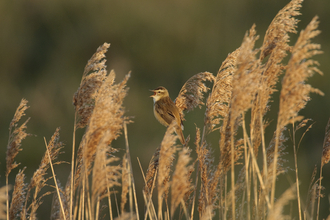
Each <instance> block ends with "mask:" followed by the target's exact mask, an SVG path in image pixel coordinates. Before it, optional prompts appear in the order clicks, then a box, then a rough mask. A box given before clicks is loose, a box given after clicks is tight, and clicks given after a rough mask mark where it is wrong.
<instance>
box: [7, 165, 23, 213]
mask: <svg viewBox="0 0 330 220" xmlns="http://www.w3.org/2000/svg"><path fill="white" fill-rule="evenodd" d="M25 169H26V167H24V168H23V170H19V172H18V174H17V175H16V178H15V185H14V191H13V194H12V200H11V203H10V209H9V219H16V217H18V216H19V212H20V211H21V210H22V208H23V203H24V201H25V194H26V186H27V184H26V183H24V179H25V174H24V170H25Z"/></svg>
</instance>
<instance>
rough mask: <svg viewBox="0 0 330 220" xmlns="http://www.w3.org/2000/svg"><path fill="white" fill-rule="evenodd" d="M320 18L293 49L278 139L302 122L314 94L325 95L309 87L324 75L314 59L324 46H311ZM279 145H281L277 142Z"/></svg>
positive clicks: (285, 82)
mask: <svg viewBox="0 0 330 220" xmlns="http://www.w3.org/2000/svg"><path fill="white" fill-rule="evenodd" d="M317 19H318V18H317V16H316V17H314V18H313V19H312V21H311V22H310V23H309V24H308V25H307V27H306V29H305V30H302V31H301V32H300V35H299V37H298V39H297V42H296V44H295V45H294V46H293V48H292V55H291V58H290V60H289V63H288V66H287V69H286V72H285V75H284V77H283V81H282V89H281V94H280V108H279V113H278V121H277V129H276V132H277V137H279V135H278V134H279V132H280V130H281V129H283V127H284V126H286V125H287V124H289V123H291V124H293V123H295V122H296V121H300V120H302V118H303V117H302V116H298V113H299V111H300V110H301V109H303V108H304V107H305V105H306V104H307V102H308V101H309V100H310V97H309V93H311V92H314V93H318V94H320V95H323V93H322V92H321V91H320V90H318V89H315V88H313V87H312V86H311V85H309V84H306V81H307V79H308V78H309V77H311V76H313V75H314V73H315V72H317V73H319V74H321V75H322V72H321V71H320V70H319V69H318V68H317V67H316V66H315V65H319V63H318V62H317V61H315V60H313V59H312V57H313V56H315V55H317V54H320V53H322V52H321V51H320V45H319V44H315V43H312V42H311V39H312V38H314V37H315V36H317V35H318V34H320V31H319V30H317V27H318V23H319V22H318V21H317ZM277 143H278V142H277ZM277 143H276V144H275V151H274V152H275V157H274V166H275V167H276V166H277V151H278V146H277ZM273 176H276V169H274V170H273ZM275 184H276V181H275V178H273V184H272V192H271V202H272V207H273V205H274V197H275Z"/></svg>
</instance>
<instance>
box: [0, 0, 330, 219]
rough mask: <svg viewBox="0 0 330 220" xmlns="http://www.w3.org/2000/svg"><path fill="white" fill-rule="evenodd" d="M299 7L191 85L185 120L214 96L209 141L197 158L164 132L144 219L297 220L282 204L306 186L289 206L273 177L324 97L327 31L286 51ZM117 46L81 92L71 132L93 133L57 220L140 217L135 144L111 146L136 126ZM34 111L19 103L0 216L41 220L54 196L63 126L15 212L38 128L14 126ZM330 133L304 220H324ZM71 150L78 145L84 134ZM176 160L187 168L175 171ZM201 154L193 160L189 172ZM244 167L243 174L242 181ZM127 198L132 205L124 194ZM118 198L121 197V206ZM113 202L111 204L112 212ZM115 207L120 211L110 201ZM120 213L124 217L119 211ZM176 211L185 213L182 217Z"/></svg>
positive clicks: (184, 98)
mask: <svg viewBox="0 0 330 220" xmlns="http://www.w3.org/2000/svg"><path fill="white" fill-rule="evenodd" d="M301 3H302V0H292V1H291V2H290V3H289V4H287V5H286V6H285V7H284V8H283V9H282V10H280V11H279V12H278V14H277V15H276V16H275V18H274V19H273V21H272V22H271V24H270V25H269V27H268V29H267V31H266V34H265V36H264V40H263V43H262V46H261V47H260V48H256V47H255V45H256V41H257V40H258V38H259V36H258V35H257V34H256V30H255V25H253V26H252V27H251V29H250V30H249V31H248V32H247V33H246V34H245V36H244V38H243V41H242V44H241V46H240V47H239V48H238V49H236V50H235V51H234V52H232V53H230V54H228V56H227V58H226V59H225V60H224V61H223V62H222V65H221V66H220V68H219V71H218V73H217V75H216V76H213V75H212V74H211V73H209V72H202V73H198V74H196V75H194V76H192V77H191V78H190V79H188V81H187V82H186V83H185V84H184V85H183V87H182V89H181V90H180V92H179V95H178V97H177V98H176V100H175V104H176V106H177V107H178V108H179V109H180V114H181V116H182V118H183V116H184V115H183V111H187V112H189V111H191V110H193V109H194V108H196V107H197V106H198V107H201V106H202V105H204V101H203V98H204V95H205V94H206V93H207V92H209V95H208V98H207V100H206V102H205V105H206V109H205V115H204V127H203V130H202V134H201V131H200V129H199V128H198V127H197V125H196V139H195V145H196V154H195V155H194V154H192V155H191V150H190V149H189V148H188V146H187V145H188V142H189V136H188V138H187V144H186V145H185V146H184V147H183V149H181V148H179V147H178V146H177V145H176V141H177V138H178V136H177V134H176V133H175V124H171V125H170V126H169V127H168V128H167V130H166V133H165V135H164V137H163V140H162V142H161V144H160V147H159V148H157V149H156V151H155V153H154V155H153V157H152V158H151V160H150V163H149V166H148V170H147V172H146V177H145V186H144V189H143V192H144V196H145V203H146V204H145V205H146V206H145V207H146V210H145V215H146V216H145V219H147V218H148V217H149V218H150V219H184V217H186V218H187V219H194V213H195V212H196V213H197V211H198V214H199V216H198V218H199V219H212V218H213V217H214V216H217V218H219V219H223V220H225V219H261V220H265V219H289V217H288V216H287V210H286V209H285V206H286V205H287V204H288V203H289V201H290V200H293V199H295V198H296V195H297V199H298V200H299V201H300V200H301V199H300V198H301V197H300V192H299V188H297V192H296V187H297V186H299V185H298V184H299V183H298V180H299V179H298V177H296V180H297V183H295V184H293V185H292V186H291V187H289V188H288V189H287V190H286V191H285V192H284V193H283V194H282V196H281V197H279V198H277V199H276V198H275V189H276V188H277V187H276V184H275V183H276V180H277V179H278V176H279V175H280V174H283V173H285V172H287V171H288V170H289V168H288V167H287V166H286V164H287V163H286V162H287V157H285V156H286V155H287V154H288V153H287V151H286V146H285V142H286V140H287V139H288V138H287V136H286V135H285V133H286V132H285V131H286V129H287V128H286V126H287V125H288V124H290V123H294V122H296V121H300V120H301V119H302V116H298V113H299V111H300V110H301V109H303V108H304V107H305V105H306V104H307V102H308V101H309V100H310V97H309V94H310V93H311V92H315V93H318V94H321V95H322V94H323V93H322V92H321V91H319V90H318V89H315V88H312V86H311V85H309V84H307V83H306V81H307V80H308V78H309V77H311V76H313V74H314V73H315V72H317V73H320V74H322V72H321V71H320V70H319V69H318V68H317V66H318V65H319V64H318V62H317V61H314V60H313V59H312V58H313V57H314V55H317V54H320V53H321V51H320V45H319V44H315V43H312V42H311V40H312V38H314V37H315V36H317V35H318V34H319V33H320V31H319V30H317V28H318V23H319V22H318V20H317V17H315V18H313V20H312V21H311V22H310V24H309V25H308V26H307V27H306V29H305V30H303V31H301V33H300V35H299V37H298V39H297V41H296V43H295V44H294V46H290V44H289V43H290V38H289V34H290V33H297V30H296V29H297V23H298V20H297V19H296V16H298V15H300V12H299V9H300V8H301ZM109 46H110V45H109V44H107V43H104V44H103V45H102V46H100V47H99V48H98V49H97V51H96V53H95V54H94V55H93V56H92V57H91V59H90V60H89V61H88V63H87V65H86V67H85V69H84V73H83V77H82V80H81V83H80V86H79V88H78V90H77V92H76V93H75V94H74V97H73V104H74V106H75V110H76V111H75V114H76V119H77V121H75V122H76V123H75V127H74V131H75V130H76V128H84V127H86V131H85V133H84V135H83V137H82V139H81V141H80V144H79V148H78V152H77V157H76V158H75V160H74V159H72V168H71V169H72V171H73V172H72V174H70V175H69V177H68V180H67V184H66V186H65V188H62V187H61V185H60V182H59V180H56V182H55V185H56V186H55V188H56V191H57V193H58V194H57V193H56V194H55V195H54V199H53V205H52V214H51V219H100V218H102V217H103V216H101V215H102V214H103V211H104V207H107V208H108V210H109V213H108V214H107V215H109V216H110V219H114V217H115V214H116V213H117V216H118V217H117V218H115V219H135V218H137V219H139V217H140V216H139V215H138V214H134V210H132V208H133V207H132V204H133V203H135V209H136V210H135V211H136V213H138V204H137V199H136V198H135V199H134V201H132V196H131V192H133V193H132V194H134V196H136V192H135V186H134V178H133V175H131V173H130V169H129V166H130V165H129V164H131V161H130V155H129V150H128V139H127V137H126V141H127V145H126V147H127V149H126V150H127V154H125V156H123V157H119V156H118V154H120V149H115V148H113V147H112V146H111V145H112V143H113V141H114V140H116V139H117V138H118V137H119V136H120V135H121V133H122V130H123V128H124V127H123V126H124V124H125V123H128V122H129V119H128V118H127V117H126V116H125V115H124V114H125V109H124V106H123V101H124V98H125V97H126V95H127V91H128V87H127V81H128V79H129V77H130V74H127V75H126V76H125V78H124V79H123V80H122V81H121V82H119V83H117V84H116V83H115V77H116V75H115V72H114V71H111V72H110V73H109V74H108V72H107V69H106V65H105V63H106V59H105V53H106V52H107V50H108V48H109ZM258 53H260V54H258ZM289 53H291V57H290V59H289V61H288V63H287V64H284V61H283V60H284V58H285V57H286V56H287V54H289ZM282 73H284V74H285V75H284V77H283V80H282V88H281V91H280V94H279V95H280V97H279V98H280V99H279V112H278V117H277V120H276V121H277V125H276V129H275V132H274V136H273V137H272V138H268V136H266V135H265V132H266V131H267V132H268V130H267V129H266V127H267V126H268V125H269V123H270V122H269V121H271V120H272V119H271V120H269V119H268V118H266V116H267V112H268V111H269V110H270V107H271V106H270V103H271V102H272V101H273V100H272V97H273V96H274V94H275V92H276V87H277V86H278V84H279V78H280V76H281V74H282ZM211 83H213V85H212V86H210V85H211ZM209 87H210V88H211V89H210V88H209ZM209 90H210V91H209ZM27 108H28V106H27V101H26V100H25V99H22V101H21V103H20V105H19V107H18V108H17V110H16V113H15V115H14V118H13V120H12V121H11V123H10V126H9V140H8V144H7V154H6V168H7V169H6V177H7V178H6V179H7V183H6V186H5V187H2V188H0V218H9V219H15V218H19V217H20V218H21V219H31V220H32V219H37V213H36V211H37V209H38V207H39V206H40V204H41V203H42V199H43V197H44V196H46V195H48V194H50V193H51V192H50V191H47V192H43V191H41V190H42V189H43V188H44V187H45V186H47V181H48V180H49V179H51V177H47V171H48V168H49V164H50V163H52V164H53V161H54V160H56V159H57V157H58V155H59V153H60V151H61V149H62V147H63V145H62V143H61V142H59V129H56V131H55V133H54V135H53V136H52V138H51V140H50V141H49V143H48V145H47V147H48V148H47V151H49V154H50V160H49V157H48V154H45V155H44V157H43V158H42V160H41V164H40V166H39V168H38V169H37V170H36V171H35V173H34V174H33V177H32V178H31V181H30V183H29V184H27V183H24V179H25V175H24V170H25V168H24V169H23V170H20V171H19V172H18V174H17V176H16V180H15V186H14V190H13V193H12V200H11V203H10V206H9V194H8V191H9V188H10V186H9V184H8V176H9V174H10V172H11V171H12V170H13V169H14V168H16V167H17V166H18V165H19V164H18V163H17V162H15V157H16V155H17V154H18V152H19V151H21V150H22V149H21V141H22V140H23V139H24V138H25V137H26V136H27V135H28V134H27V133H26V131H25V130H26V123H27V122H28V120H29V119H28V120H26V121H25V122H24V123H23V124H22V125H21V126H18V125H17V124H18V122H19V121H20V119H21V118H22V116H24V115H25V110H26V109H27ZM247 114H251V116H250V115H247ZM308 121H309V120H308V119H306V120H303V121H301V123H299V125H298V126H297V127H296V128H295V130H294V132H296V131H297V130H298V129H300V128H302V127H304V126H306V124H307V122H308ZM311 126H312V125H310V126H309V127H308V128H307V129H306V131H305V133H306V132H308V131H309V129H311ZM125 128H126V127H125ZM215 130H219V133H218V137H216V134H215V133H212V135H214V137H215V138H218V145H215V146H213V145H212V144H211V140H213V139H209V137H208V135H209V134H210V133H211V132H213V131H215ZM325 130H326V131H325V138H324V144H323V154H322V158H321V160H322V162H321V168H320V177H319V179H316V174H317V169H316V168H315V169H314V172H313V175H312V181H311V184H310V187H309V190H308V195H307V200H306V203H305V204H306V205H305V208H304V212H303V214H304V218H306V219H308V218H313V217H314V216H315V213H317V214H316V216H317V219H318V218H319V211H320V198H321V197H322V196H323V195H322V189H323V187H322V178H323V176H322V168H323V166H324V165H325V164H327V163H329V161H330V147H329V146H330V120H329V122H328V124H327V127H326V129H325ZM305 133H304V134H303V135H302V137H303V136H304V135H305ZM126 134H127V133H126V132H125V136H126ZM210 136H211V135H210ZM302 137H301V139H302ZM301 139H300V140H301ZM73 143H74V144H73V146H75V136H74V141H73ZM267 143H269V144H268V145H267ZM300 144H301V143H300V142H299V144H298V146H300ZM294 146H295V144H294ZM217 147H219V148H218V149H217ZM259 148H260V149H262V153H259V154H258V152H259V151H261V150H260V149H259ZM74 149H75V148H73V152H74ZM118 152H119V153H118ZM46 153H48V152H46ZM177 153H178V154H177ZM218 154H219V156H215V155H218ZM176 155H178V159H177V163H176V165H175V169H174V172H172V170H171V169H172V166H173V164H174V160H175V158H176ZM243 155H244V156H243ZM194 156H195V157H196V160H195V161H193V162H192V164H190V163H191V161H192V158H193V157H194ZM288 157H289V158H290V156H288ZM72 158H74V156H73V157H72ZM74 164H75V165H76V166H75V167H74V166H73V165H74ZM195 164H197V169H196V173H194V166H195ZM237 170H240V172H239V174H237V173H236V171H237ZM296 173H297V169H296ZM54 175H55V174H54ZM191 176H195V178H196V180H195V182H192V180H191ZM120 179H121V180H120ZM235 179H236V181H235ZM315 179H316V180H315ZM57 183H58V184H57ZM229 184H230V185H229ZM155 186H156V187H157V194H156V195H154V191H155V190H154V187H155ZM71 187H72V188H71ZM119 189H120V190H121V192H119ZM170 190H171V191H170ZM169 192H171V194H170V197H169ZM192 192H194V193H192ZM128 193H130V194H129V195H130V196H127V195H128ZM117 194H119V195H120V196H121V200H120V205H119V203H118V201H117V197H116V195H117ZM192 194H193V195H192ZM58 195H60V199H59V198H58ZM153 195H154V197H155V198H154V200H157V201H156V202H155V203H157V205H158V212H156V210H155V204H154V201H153ZM113 196H114V197H115V198H113ZM156 198H157V199H156ZM106 199H107V203H108V204H104V203H105V200H106ZM114 199H115V201H116V204H112V201H113V200H114ZM196 200H197V201H198V202H196ZM316 201H317V206H316ZM5 202H6V205H5V204H4V203H5ZM127 203H129V204H130V212H129V213H127V210H125V206H127V205H126V204H127ZM114 205H116V206H117V211H115V210H113V206H114ZM9 207H10V208H9ZM61 207H63V210H61ZM164 207H166V211H164ZM178 207H180V212H179V213H178V215H176V214H177V212H176V211H177V209H178ZM195 207H196V208H195ZM300 209H301V208H300V207H299V208H298V211H300ZM6 212H7V213H6ZM300 218H301V216H300Z"/></svg>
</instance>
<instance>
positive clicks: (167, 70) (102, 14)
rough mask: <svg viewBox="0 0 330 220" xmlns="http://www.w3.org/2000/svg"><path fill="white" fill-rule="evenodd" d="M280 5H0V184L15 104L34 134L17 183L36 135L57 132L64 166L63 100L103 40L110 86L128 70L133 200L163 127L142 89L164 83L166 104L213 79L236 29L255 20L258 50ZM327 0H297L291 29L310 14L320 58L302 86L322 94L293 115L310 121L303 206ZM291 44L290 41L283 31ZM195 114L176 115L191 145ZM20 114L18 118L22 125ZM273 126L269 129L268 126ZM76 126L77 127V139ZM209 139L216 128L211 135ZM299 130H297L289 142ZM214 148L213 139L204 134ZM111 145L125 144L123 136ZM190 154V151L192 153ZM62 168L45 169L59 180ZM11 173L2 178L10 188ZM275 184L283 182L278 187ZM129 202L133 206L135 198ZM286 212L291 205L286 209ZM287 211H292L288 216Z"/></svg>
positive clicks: (286, 182) (327, 34)
mask: <svg viewBox="0 0 330 220" xmlns="http://www.w3.org/2000/svg"><path fill="white" fill-rule="evenodd" d="M288 2H289V1H288V0H268V1H265V0H250V1H246V0H236V1H197V0H191V1H188V0H179V1H150V0H141V1H134V0H126V1H110V0H108V1H106V0H102V1H64V0H62V1H42V0H26V1H9V0H7V1H0V30H1V33H0V76H1V78H0V100H1V104H0V115H1V120H0V123H1V124H0V128H1V133H0V141H1V145H2V146H3V147H2V148H1V149H0V155H1V159H0V162H1V164H0V171H1V172H0V175H1V177H0V178H1V179H0V186H2V185H4V184H5V180H4V175H5V152H6V144H7V140H8V126H9V123H10V121H11V119H12V117H13V115H14V112H15V110H16V108H17V106H18V104H19V102H20V100H21V99H22V98H26V99H27V100H28V101H29V103H28V104H29V106H31V107H30V109H28V110H27V112H26V113H27V116H28V117H31V120H30V122H29V123H28V129H27V131H28V133H31V134H34V136H30V137H28V138H26V139H25V140H24V141H23V143H22V148H23V151H22V152H20V153H19V155H18V156H17V158H16V161H18V162H20V163H21V165H20V166H19V168H20V169H21V168H23V167H24V166H27V167H28V168H27V170H26V174H27V181H29V180H30V178H31V176H32V174H33V172H34V170H35V169H37V167H38V166H39V163H40V160H41V158H42V156H43V154H44V152H45V145H44V141H43V137H46V139H47V140H49V138H50V137H51V135H52V134H53V132H54V131H55V128H56V127H61V131H60V134H61V140H62V142H63V143H64V144H65V148H64V151H65V154H62V155H60V159H61V160H64V161H70V160H71V146H72V132H73V118H74V108H73V105H72V96H73V94H74V92H75V91H76V90H77V88H78V86H79V83H80V80H81V76H82V72H83V69H84V66H85V65H86V63H87V61H88V59H89V58H90V57H91V56H92V54H93V53H94V52H95V51H96V49H97V47H98V46H100V45H102V44H103V43H104V42H108V43H111V46H110V49H109V51H108V53H107V54H106V55H107V60H108V62H107V65H108V70H111V69H114V70H115V72H116V74H117V78H116V80H117V82H118V81H121V80H122V78H123V77H124V75H125V74H127V73H128V72H129V71H132V77H131V79H130V80H129V82H128V86H129V87H130V90H129V93H128V96H127V98H126V99H125V102H124V104H125V107H126V110H127V114H126V115H128V116H134V119H133V121H134V123H133V124H130V125H129V126H128V137H129V142H130V150H131V158H132V164H133V167H134V177H135V181H136V184H137V187H138V188H137V190H138V195H141V187H142V185H143V180H142V175H141V172H140V169H139V168H138V163H137V158H139V159H140V161H141V164H142V167H143V169H144V171H145V170H146V169H147V166H148V163H149V160H150V158H151V156H152V154H153V153H154V150H155V149H156V147H158V145H159V144H160V142H161V140H162V137H163V134H164V132H165V127H163V126H162V125H160V124H159V123H158V122H157V121H156V119H155V118H154V116H153V112H152V99H151V98H150V97H149V96H150V95H151V94H150V92H149V89H154V88H156V87H158V86H160V85H162V86H165V87H166V88H167V89H168V90H169V92H170V96H171V98H172V99H174V98H175V97H176V95H177V94H178V92H179V90H180V88H181V86H182V85H183V84H184V82H185V81H186V80H187V79H188V78H190V77H191V76H192V75H194V74H196V73H199V72H202V71H209V72H212V73H214V74H216V73H217V70H218V69H219V67H220V65H221V63H222V61H223V60H224V59H225V58H226V56H227V54H228V53H230V52H232V51H234V50H235V49H236V48H237V47H239V46H240V44H241V42H242V39H243V36H244V34H245V32H246V31H247V30H248V29H249V28H250V27H251V26H252V24H253V23H255V24H256V30H257V33H258V34H259V35H260V39H259V41H258V42H257V46H260V45H261V43H262V40H263V36H264V34H265V31H266V29H267V27H268V25H269V24H270V22H271V21H272V19H273V18H274V16H275V15H276V13H277V12H278V11H279V10H280V9H281V8H283V7H284V6H285V5H286V4H287V3H288ZM329 11H330V1H325V0H307V1H305V2H304V3H303V7H302V9H301V12H302V15H301V16H299V17H298V18H299V19H300V20H301V22H300V23H299V24H298V30H299V31H300V30H301V29H304V28H305V27H306V25H307V24H308V23H309V22H310V21H311V19H312V18H313V17H314V16H315V15H318V16H319V19H320V22H321V23H320V26H319V29H320V30H321V31H322V33H321V35H320V36H318V37H316V38H315V39H314V40H313V41H314V42H316V43H320V44H321V45H322V50H323V51H324V54H322V55H318V56H317V57H315V59H316V60H318V61H319V62H320V64H321V66H320V69H321V70H322V71H323V73H324V76H319V75H315V76H314V77H313V78H311V79H310V80H309V83H310V84H311V85H312V86H314V87H316V88H319V89H320V90H322V91H323V92H324V93H325V96H323V97H322V96H318V95H315V94H312V95H311V97H312V100H311V101H310V102H309V103H308V105H307V107H306V108H305V109H304V110H302V111H301V114H302V115H304V116H305V117H306V118H311V119H313V121H314V122H315V124H314V125H313V127H312V129H311V130H310V131H309V132H308V133H307V134H306V135H305V137H304V139H303V141H302V144H301V146H300V148H299V151H298V165H299V177H300V183H301V194H302V198H303V201H305V198H306V194H307V190H308V186H309V182H310V177H311V174H312V170H313V168H314V165H318V168H319V166H320V158H321V154H322V144H323V138H324V129H325V126H326V123H327V121H328V119H329V117H330V116H329V115H330V114H329V113H330V101H329V97H330V94H329V93H330V87H329V80H330V78H329V74H328V73H329V71H330V62H329V60H330V55H329V51H330V43H329V39H330V28H329V21H330V14H329ZM291 36H292V38H291V45H293V44H294V42H295V39H296V38H297V35H291ZM277 97H278V93H276V94H275V96H274V100H275V102H274V103H272V105H273V106H274V107H273V111H272V112H270V114H269V115H267V117H268V118H272V119H274V120H273V121H272V124H271V126H270V128H269V129H267V130H266V133H268V136H271V135H272V134H273V131H274V130H273V128H274V125H275V124H276V120H275V118H276V114H277V109H278V107H277V105H278V104H277V101H276V100H277V99H278V98H277ZM203 116H204V112H203V109H202V110H199V109H196V110H195V111H193V112H190V113H188V114H186V120H187V121H186V122H185V131H184V133H185V136H187V135H188V134H190V136H191V145H190V146H191V147H192V148H193V149H195V147H194V146H193V144H192V143H193V141H194V138H195V134H194V133H195V123H196V125H197V126H198V127H202V125H203V124H202V123H203ZM26 118H27V117H25V118H24V119H26ZM272 126H273V127H272ZM82 133H83V131H82V130H79V131H78V137H77V139H78V141H79V138H80V135H81V134H82ZM215 133H216V132H215ZM302 133H303V131H301V132H298V134H297V138H298V139H299V138H300V137H301V135H302ZM209 138H210V139H209V141H210V142H211V143H212V147H213V148H214V151H215V152H218V149H217V138H218V137H217V134H212V135H211V136H210V137H209ZM287 145H288V152H289V154H288V155H287V157H286V158H287V159H288V160H289V162H288V164H287V165H288V166H291V167H292V168H294V166H293V157H292V141H291V140H288V142H287ZM114 147H117V148H122V149H124V147H125V142H124V139H123V138H119V139H118V140H117V141H115V143H114ZM192 155H193V156H195V155H196V153H195V152H193V153H192ZM69 167H70V166H69V164H63V165H60V166H57V167H55V169H56V173H57V175H58V177H59V178H60V180H61V181H62V182H63V183H62V185H63V184H65V181H66V178H67V176H68V174H69ZM17 171H18V169H17V168H16V169H15V170H14V171H13V172H12V174H11V176H10V181H11V183H13V181H14V177H15V175H16V173H17ZM329 173H330V165H329V164H328V165H326V166H325V167H324V176H325V178H324V179H323V182H322V183H323V185H324V186H325V187H326V190H325V191H324V193H325V198H323V199H322V200H321V212H322V215H321V216H322V217H324V218H325V217H326V216H327V214H329V211H328V210H329V202H328V200H329V199H328V196H329V194H330V185H329V183H330V174H329ZM281 178H282V179H281V184H279V185H280V186H281V187H282V188H283V189H282V190H281V189H279V190H278V193H279V194H280V193H281V192H283V190H284V189H287V188H288V187H289V186H290V185H291V184H292V183H293V182H295V181H294V178H295V177H294V171H289V172H288V173H287V174H285V175H282V177H281ZM282 180H283V181H282ZM50 200H51V198H46V199H45V202H44V204H43V205H41V208H40V209H39V211H38V213H39V214H38V216H39V218H40V219H47V218H48V216H49V212H50V205H49V203H50ZM139 204H140V205H142V206H141V207H142V209H141V210H140V212H141V211H142V210H144V209H143V200H142V199H141V197H140V198H139ZM292 209H293V210H296V208H295V207H293V208H292ZM293 215H295V214H293Z"/></svg>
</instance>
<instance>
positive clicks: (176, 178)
mask: <svg viewBox="0 0 330 220" xmlns="http://www.w3.org/2000/svg"><path fill="white" fill-rule="evenodd" d="M190 151H191V150H190V149H189V148H183V149H182V151H180V153H179V158H178V162H177V164H176V166H175V170H174V173H173V179H172V182H171V217H173V214H174V212H175V209H176V208H177V207H178V205H179V204H180V203H181V204H182V205H183V206H184V210H187V207H185V203H184V198H185V196H187V193H189V192H191V189H192V185H191V182H190V180H189V176H190V173H191V170H192V169H193V166H192V165H188V164H189V162H190V160H191V158H190ZM185 212H186V213H187V211H185ZM186 217H188V215H187V214H186Z"/></svg>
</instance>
